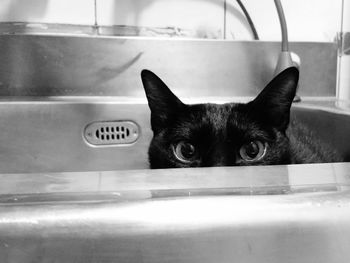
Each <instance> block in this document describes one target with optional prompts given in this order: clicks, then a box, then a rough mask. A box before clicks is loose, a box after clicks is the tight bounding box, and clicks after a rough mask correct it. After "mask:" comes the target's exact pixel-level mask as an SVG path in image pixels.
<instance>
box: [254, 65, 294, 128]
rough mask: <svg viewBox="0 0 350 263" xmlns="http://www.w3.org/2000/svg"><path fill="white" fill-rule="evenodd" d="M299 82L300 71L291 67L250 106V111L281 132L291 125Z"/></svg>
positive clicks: (270, 84) (277, 77)
mask: <svg viewBox="0 0 350 263" xmlns="http://www.w3.org/2000/svg"><path fill="white" fill-rule="evenodd" d="M298 80H299V70H298V69H297V68H296V67H290V68H287V69H285V70H284V71H282V72H281V73H279V74H278V75H277V76H276V77H275V78H274V79H273V80H272V81H271V82H270V83H269V84H268V85H267V86H266V87H265V88H264V89H263V91H262V92H261V93H260V94H259V95H258V96H257V97H256V98H255V99H254V100H253V101H252V102H250V103H248V105H249V106H250V107H251V108H250V111H251V112H252V113H253V114H255V115H256V116H257V117H258V118H260V119H262V121H264V122H266V123H268V124H269V125H272V126H273V127H275V128H277V129H279V130H280V131H285V130H286V129H287V127H288V124H289V118H290V107H291V105H292V102H293V99H294V96H295V93H296V89H297V86H298Z"/></svg>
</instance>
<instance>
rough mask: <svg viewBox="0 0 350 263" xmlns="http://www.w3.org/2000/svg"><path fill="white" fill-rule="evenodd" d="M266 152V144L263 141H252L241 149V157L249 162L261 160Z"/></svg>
mask: <svg viewBox="0 0 350 263" xmlns="http://www.w3.org/2000/svg"><path fill="white" fill-rule="evenodd" d="M265 154H266V144H264V143H262V142H261V141H251V142H249V143H246V144H244V145H243V146H242V147H241V149H239V155H240V156H241V158H242V159H243V160H245V161H248V162H255V161H259V160H261V159H262V158H263V157H264V156H265Z"/></svg>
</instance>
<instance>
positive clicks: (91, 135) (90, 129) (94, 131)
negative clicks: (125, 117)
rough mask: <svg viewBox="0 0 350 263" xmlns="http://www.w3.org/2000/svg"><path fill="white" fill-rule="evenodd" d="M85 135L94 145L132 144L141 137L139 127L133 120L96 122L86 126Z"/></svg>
mask: <svg viewBox="0 0 350 263" xmlns="http://www.w3.org/2000/svg"><path fill="white" fill-rule="evenodd" d="M84 137H85V140H86V141H87V142H88V143H90V144H93V145H119V144H131V143H134V142H135V141H136V140H137V138H138V137H139V128H138V126H137V124H136V123H134V122H132V121H106V122H94V123H90V124H89V125H87V126H86V128H85V131H84Z"/></svg>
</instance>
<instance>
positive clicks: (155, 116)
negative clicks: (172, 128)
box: [141, 69, 185, 132]
mask: <svg viewBox="0 0 350 263" xmlns="http://www.w3.org/2000/svg"><path fill="white" fill-rule="evenodd" d="M141 79H142V83H143V87H144V89H145V92H146V97H147V100H148V105H149V107H150V109H151V126H152V130H153V131H154V132H158V131H160V130H161V129H164V128H166V127H167V126H168V124H169V122H171V121H172V120H173V119H174V117H175V116H176V114H177V113H178V112H179V111H180V110H181V109H182V108H183V107H185V104H183V103H182V102H181V101H180V100H179V99H178V98H177V97H176V96H175V95H174V94H173V93H172V92H171V91H170V89H169V88H168V87H167V85H165V83H164V82H163V81H162V80H161V79H160V78H159V77H158V76H157V75H156V74H154V73H153V72H151V71H149V70H146V69H144V70H142V72H141Z"/></svg>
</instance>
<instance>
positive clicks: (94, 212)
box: [0, 164, 350, 263]
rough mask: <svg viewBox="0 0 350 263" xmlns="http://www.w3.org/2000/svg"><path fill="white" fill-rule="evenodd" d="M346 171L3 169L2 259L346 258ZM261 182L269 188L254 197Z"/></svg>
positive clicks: (334, 167) (299, 261)
mask: <svg viewBox="0 0 350 263" xmlns="http://www.w3.org/2000/svg"><path fill="white" fill-rule="evenodd" d="M349 171H350V165H349V164H319V165H292V166H273V167H231V168H223V167H222V168H202V169H168V170H152V171H151V170H140V171H128V172H102V173H101V172H95V173H71V174H65V173H62V174H17V175H0V181H1V182H2V184H0V244H1V246H0V261H1V262H76V263H80V262H81V263H85V262H106V263H109V262H122V263H123V262H152V263H158V262H159V263H163V262H169V263H172V262H174V263H175V262H176V263H188V262H193V263H197V262H198V263H212V262H223V263H226V262H227V263H228V262H247V263H248V262H249V263H275V262H276V263H280V262H286V263H309V262H318V263H329V262H332V263H346V262H348V259H349V258H350V250H349V249H348V244H349V236H350V223H349V222H350V206H349V203H350V191H349V185H350V181H349V178H350V177H349ZM213 177H215V180H213ZM312 186H314V187H312ZM329 186H333V187H331V188H329ZM264 187H266V188H270V192H269V193H270V194H273V195H261V194H260V192H259V189H263V188H264ZM283 188H284V189H288V191H287V192H284V193H283V192H281V191H280V190H281V189H283ZM305 189H309V190H305ZM55 191H56V193H53V192H55ZM249 192H250V193H249ZM186 193H187V194H186ZM192 193H194V196H193V195H192ZM196 193H197V194H196ZM198 193H200V194H198ZM247 193H248V194H247ZM255 194H257V195H255Z"/></svg>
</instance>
